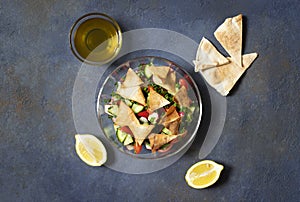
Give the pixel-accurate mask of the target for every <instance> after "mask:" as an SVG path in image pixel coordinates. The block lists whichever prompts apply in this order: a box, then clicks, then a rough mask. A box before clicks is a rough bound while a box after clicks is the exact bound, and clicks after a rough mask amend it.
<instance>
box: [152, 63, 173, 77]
mask: <svg viewBox="0 0 300 202" xmlns="http://www.w3.org/2000/svg"><path fill="white" fill-rule="evenodd" d="M148 68H149V70H150V71H151V73H152V74H153V75H156V76H158V77H159V78H161V79H165V78H166V77H167V75H168V73H169V71H170V67H168V66H149V67H148Z"/></svg>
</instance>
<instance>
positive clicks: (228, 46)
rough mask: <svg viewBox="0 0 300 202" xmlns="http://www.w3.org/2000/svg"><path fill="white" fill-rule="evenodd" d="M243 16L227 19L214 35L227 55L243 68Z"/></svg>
mask: <svg viewBox="0 0 300 202" xmlns="http://www.w3.org/2000/svg"><path fill="white" fill-rule="evenodd" d="M242 25H243V23H242V14H239V15H237V16H235V17H233V18H227V19H226V20H225V21H224V22H223V24H221V25H220V26H219V27H218V28H217V30H216V31H215V33H214V35H215V37H216V39H217V40H218V41H219V42H220V44H221V45H222V46H223V47H224V49H225V50H226V51H227V53H228V54H229V55H230V56H231V58H232V61H234V62H235V63H236V64H238V65H239V66H242Z"/></svg>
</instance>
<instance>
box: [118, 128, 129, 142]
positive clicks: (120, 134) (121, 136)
mask: <svg viewBox="0 0 300 202" xmlns="http://www.w3.org/2000/svg"><path fill="white" fill-rule="evenodd" d="M126 136H127V133H124V132H123V131H121V130H120V129H118V130H117V138H118V140H119V141H120V142H121V143H123V142H124V140H125V139H126Z"/></svg>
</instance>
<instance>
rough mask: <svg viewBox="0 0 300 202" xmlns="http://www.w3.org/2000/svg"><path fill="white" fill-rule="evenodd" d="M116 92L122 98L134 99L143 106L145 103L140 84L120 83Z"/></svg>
mask: <svg viewBox="0 0 300 202" xmlns="http://www.w3.org/2000/svg"><path fill="white" fill-rule="evenodd" d="M116 93H117V94H119V95H121V96H122V97H123V98H127V99H129V100H133V101H136V102H138V103H140V104H141V105H144V106H145V105H146V101H145V97H144V94H143V91H142V89H141V87H140V86H132V87H124V86H123V84H121V86H120V87H119V88H118V89H117V91H116Z"/></svg>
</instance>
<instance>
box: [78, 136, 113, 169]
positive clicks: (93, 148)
mask: <svg viewBox="0 0 300 202" xmlns="http://www.w3.org/2000/svg"><path fill="white" fill-rule="evenodd" d="M75 141H76V144H75V150H76V153H77V154H78V156H79V157H80V159H81V160H82V161H84V162H85V163H86V164H88V165H90V166H101V165H103V164H104V163H105V162H106V159H107V153H106V149H105V147H104V145H103V144H102V142H101V141H100V140H99V139H98V138H96V137H95V136H93V135H90V134H77V135H75Z"/></svg>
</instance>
